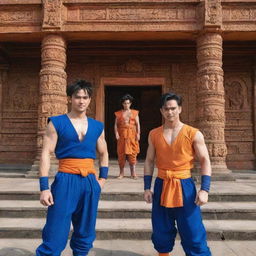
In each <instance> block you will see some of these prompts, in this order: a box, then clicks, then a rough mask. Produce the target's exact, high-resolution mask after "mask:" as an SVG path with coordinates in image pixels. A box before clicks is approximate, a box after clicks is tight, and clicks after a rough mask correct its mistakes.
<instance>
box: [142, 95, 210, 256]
mask: <svg viewBox="0 0 256 256" xmlns="http://www.w3.org/2000/svg"><path fill="white" fill-rule="evenodd" d="M181 104H182V99H181V97H180V96H178V95H176V94H172V93H166V94H164V95H163V96H162V97H161V101H160V111H161V114H162V116H163V118H164V124H163V126H160V127H158V128H155V129H153V130H151V131H150V134H149V137H148V143H149V145H148V151H147V157H146V161H145V166H144V189H145V192H144V198H145V201H146V202H147V203H151V202H152V201H153V205H152V226H153V234H152V241H153V244H154V247H155V249H156V250H157V252H158V253H159V256H169V253H170V252H171V251H172V249H173V246H174V242H175V237H176V233H177V228H178V231H179V234H180V238H181V244H182V247H183V249H184V251H185V254H186V256H210V255H211V252H210V250H209V248H208V246H207V242H206V231H205V228H204V225H203V223H202V217H201V211H200V207H199V206H201V205H203V204H206V203H207V201H208V192H209V189H210V177H211V165H210V159H209V155H208V151H207V148H206V145H205V142H204V137H203V135H202V133H201V132H200V131H198V129H196V128H193V127H191V126H189V125H186V124H184V123H182V122H181V121H180V113H181ZM194 155H197V157H198V159H199V161H200V164H201V174H202V182H201V189H200V190H199V192H198V193H197V192H196V188H195V185H194V182H193V179H192V178H191V168H192V167H193V163H194ZM155 158H156V166H157V168H158V174H157V178H156V181H155V186H154V193H153V195H152V192H151V190H150V188H151V181H152V175H153V171H154V161H155ZM176 225H177V228H176Z"/></svg>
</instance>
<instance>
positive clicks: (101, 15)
mask: <svg viewBox="0 0 256 256" xmlns="http://www.w3.org/2000/svg"><path fill="white" fill-rule="evenodd" d="M106 19H107V10H106V9H81V10H80V20H106Z"/></svg>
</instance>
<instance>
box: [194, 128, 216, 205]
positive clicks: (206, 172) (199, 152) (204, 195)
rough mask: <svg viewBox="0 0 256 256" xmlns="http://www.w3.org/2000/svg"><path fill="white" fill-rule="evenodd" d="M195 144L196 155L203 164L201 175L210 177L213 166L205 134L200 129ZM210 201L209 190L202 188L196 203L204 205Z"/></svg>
mask: <svg viewBox="0 0 256 256" xmlns="http://www.w3.org/2000/svg"><path fill="white" fill-rule="evenodd" d="M193 146H194V149H195V152H196V156H197V157H198V160H199V162H200V165H201V175H202V176H205V177H208V178H210V176H211V174H212V168H211V163H210V157H209V153H208V149H207V147H206V145H205V141H204V136H203V134H202V133H201V132H200V131H198V132H197V133H196V135H195V138H194V141H193ZM207 202H208V191H206V190H203V189H202V188H201V189H200V190H199V192H198V194H197V197H196V201H195V203H196V204H197V205H204V204H206V203H207Z"/></svg>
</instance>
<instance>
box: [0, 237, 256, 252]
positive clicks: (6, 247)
mask: <svg viewBox="0 0 256 256" xmlns="http://www.w3.org/2000/svg"><path fill="white" fill-rule="evenodd" d="M40 243H41V239H0V256H33V255H35V254H34V252H35V250H36V248H37V247H38V246H39V245H40ZM208 246H209V247H210V249H211V252H212V255H213V256H238V255H243V256H255V251H256V243H255V241H239V243H238V242H237V241H209V242H208ZM61 255H62V256H70V255H72V250H71V249H70V247H69V243H68V244H67V247H66V249H65V250H64V251H63V252H62V254H61ZM149 255H150V256H156V255H157V253H156V251H155V250H154V248H153V245H152V242H151V241H150V240H120V239H118V240H116V239H115V240H97V239H96V241H95V242H94V248H93V249H92V250H91V251H90V252H89V254H88V256H149ZM172 255H175V256H184V252H183V249H182V247H181V245H180V241H178V240H177V241H176V243H175V246H174V250H173V251H172Z"/></svg>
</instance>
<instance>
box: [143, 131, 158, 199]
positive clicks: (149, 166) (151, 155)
mask: <svg viewBox="0 0 256 256" xmlns="http://www.w3.org/2000/svg"><path fill="white" fill-rule="evenodd" d="M155 154H156V153H155V148H154V146H153V144H152V142H151V139H150V136H148V150H147V156H146V160H145V163H144V182H145V183H146V180H145V179H147V178H150V176H151V179H152V176H153V173H154V163H155ZM150 182H151V181H150ZM144 199H145V201H146V202H147V203H152V192H151V190H150V188H147V189H145V191H144Z"/></svg>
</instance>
